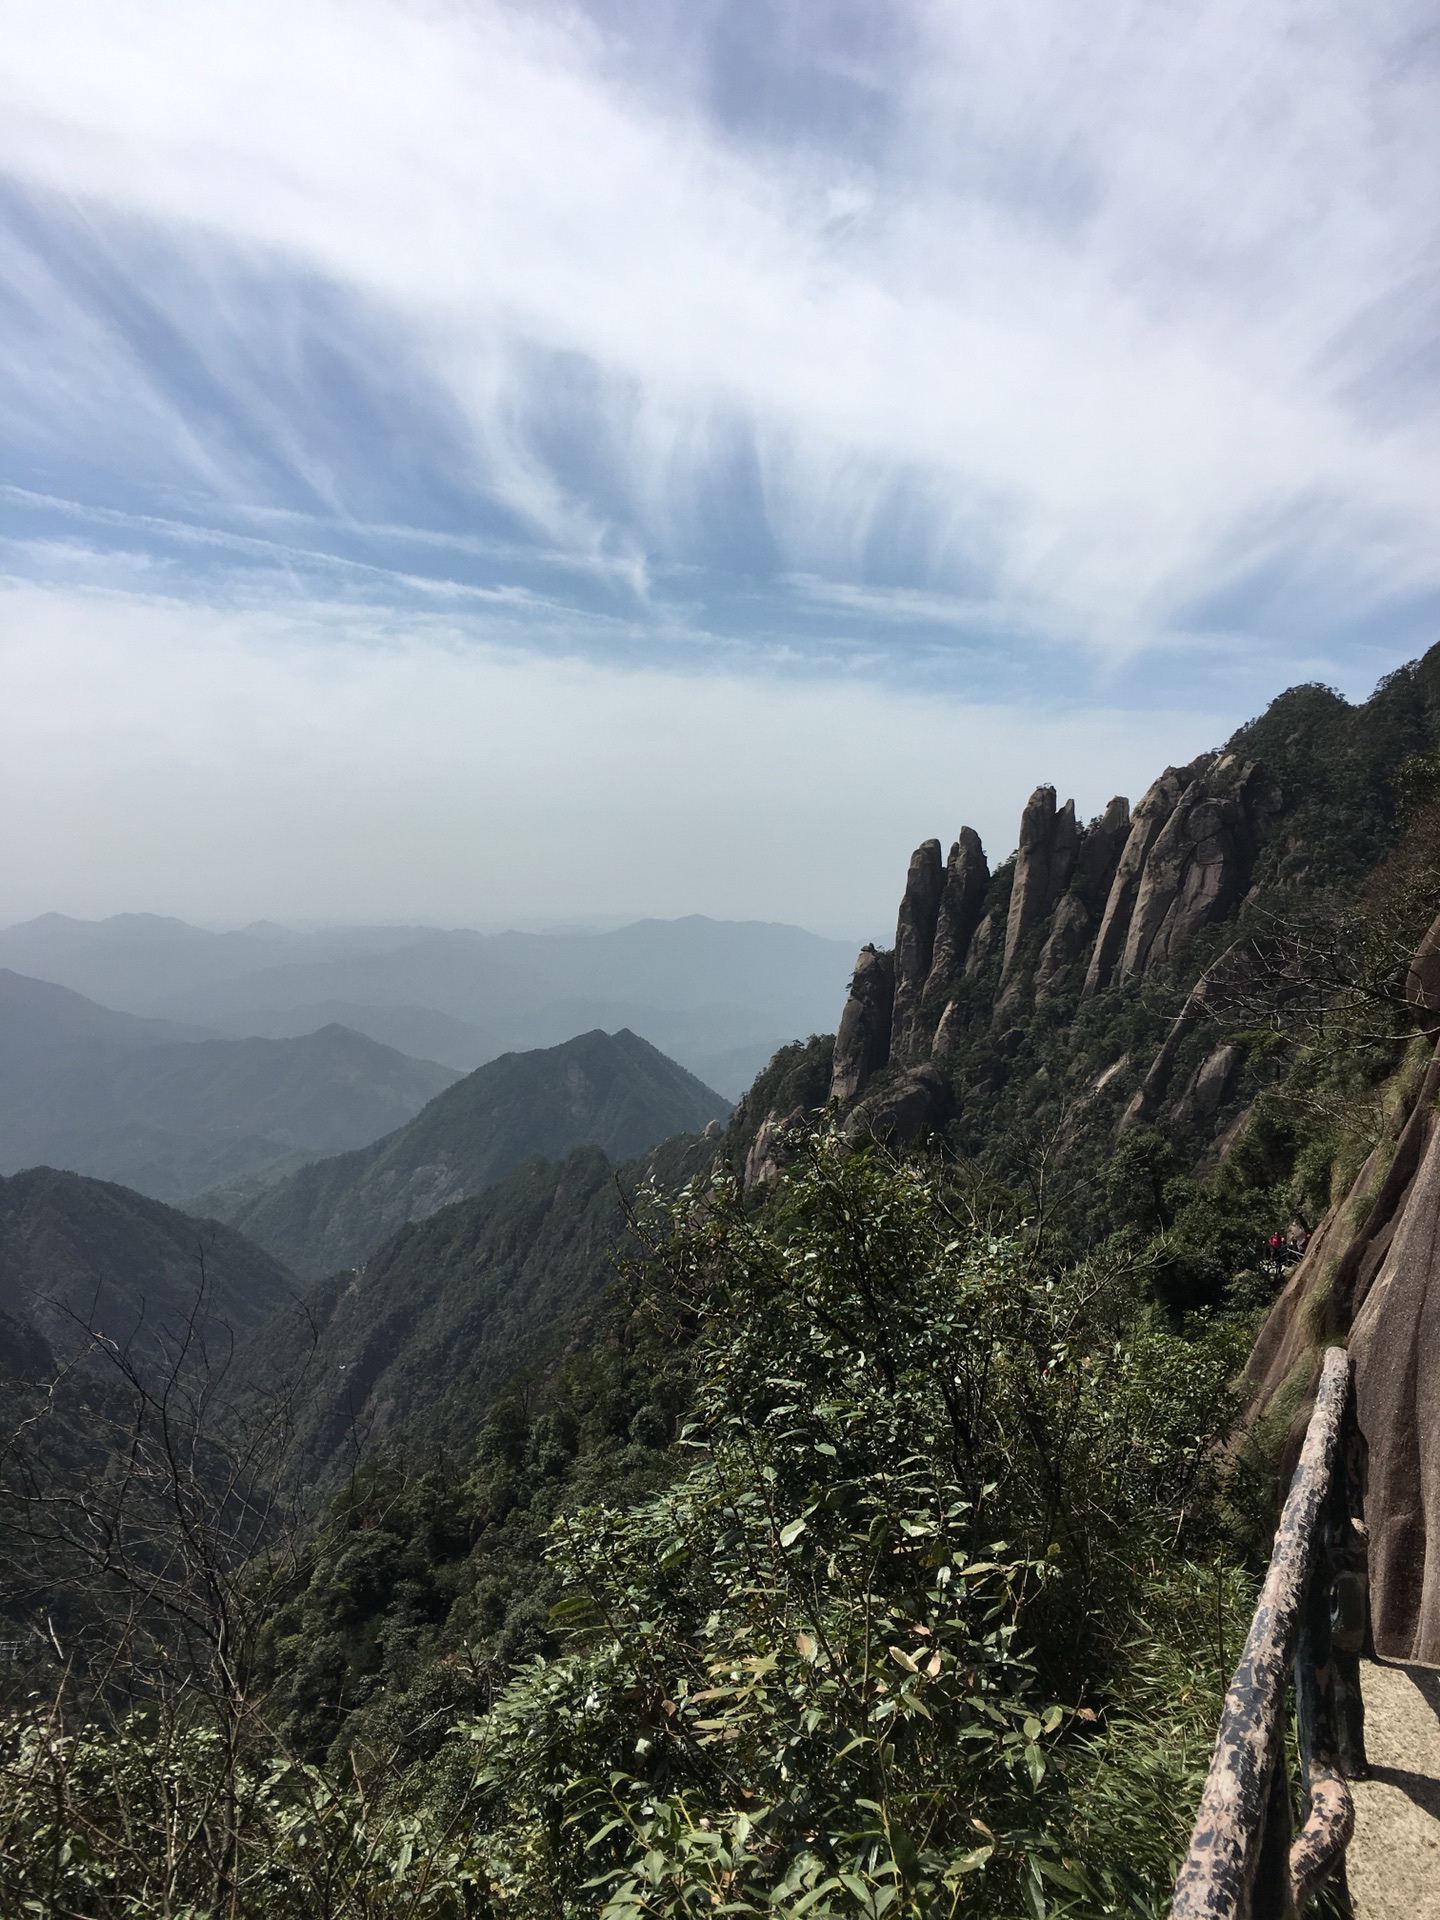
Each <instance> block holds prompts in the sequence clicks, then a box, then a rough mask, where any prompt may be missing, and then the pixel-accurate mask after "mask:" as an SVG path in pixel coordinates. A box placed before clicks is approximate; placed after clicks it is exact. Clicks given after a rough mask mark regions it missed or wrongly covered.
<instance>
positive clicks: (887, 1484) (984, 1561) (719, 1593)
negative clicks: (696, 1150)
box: [473, 1138, 1241, 1920]
mask: <svg viewBox="0 0 1440 1920" xmlns="http://www.w3.org/2000/svg"><path fill="white" fill-rule="evenodd" d="M648 1277H649V1280H650V1295H649V1308H650V1311H651V1312H652V1313H653V1314H654V1315H655V1316H656V1318H657V1319H658V1320H659V1321H661V1322H664V1323H667V1324H669V1325H671V1326H680V1325H688V1326H692V1327H694V1328H696V1329H697V1332H696V1336H695V1347H694V1350H693V1352H692V1356H691V1359H692V1366H693V1368H694V1370H695V1374H696V1377H697V1379H698V1381H699V1387H698V1393H697V1400H696V1405H695V1408H694V1414H693V1417H692V1420H691V1422H690V1423H689V1425H688V1427H687V1429H686V1433H685V1436H684V1441H683V1445H684V1447H685V1448H686V1449H687V1450H688V1451H689V1452H690V1454H691V1456H692V1458H693V1462H694V1464H693V1465H692V1466H691V1467H690V1470H689V1471H688V1472H687V1473H686V1474H685V1475H684V1477H683V1478H682V1479H680V1480H679V1481H677V1482H676V1483H675V1484H674V1485H673V1486H672V1487H671V1488H670V1489H669V1490H667V1491H666V1492H664V1493H662V1494H661V1495H660V1496H659V1497H658V1498H656V1499H655V1500H653V1501H651V1502H649V1503H648V1504H646V1505H643V1506H640V1507H637V1508H632V1509H630V1510H629V1511H620V1510H616V1509H614V1508H611V1507H607V1506H598V1507H594V1508H591V1509H588V1510H585V1511H582V1512H580V1513H578V1514H573V1515H570V1516H568V1517H564V1518H562V1519H561V1520H559V1521H558V1522H557V1524H556V1528H555V1531H554V1534H553V1536H552V1538H553V1543H554V1544H553V1553H554V1562H555V1566H556V1569H557V1571H558V1573H559V1575H560V1578H561V1580H562V1583H563V1597H562V1598H561V1600H560V1602H559V1604H558V1606H557V1608H556V1615H557V1619H558V1620H559V1621H562V1622H563V1623H564V1625H565V1626H566V1628H567V1630H568V1633H569V1636H570V1650H569V1651H567V1652H566V1653H564V1654H563V1655H562V1656H561V1657H560V1658H559V1659H555V1660H551V1661H544V1660H541V1661H537V1662H536V1663H535V1664H534V1665H533V1666H532V1667H531V1668H530V1669H529V1670H528V1671H527V1672H525V1673H523V1674H522V1675H521V1676H520V1677H518V1678H517V1679H516V1680H515V1681H514V1682H513V1683H512V1685H511V1686H510V1687H509V1688H508V1689H507V1690H506V1692H505V1693H504V1694H502V1695H501V1697H500V1698H499V1700H498V1701H497V1703H496V1706H495V1708H494V1710H493V1711H492V1712H491V1713H490V1714H489V1715H488V1716H487V1717H486V1718H485V1719H484V1720H483V1721H481V1722H479V1723H478V1724H477V1725H476V1726H475V1728H474V1730H473V1737H474V1739H475V1741H476V1742H477V1745H478V1749H479V1755H480V1778H481V1783H482V1787H483V1790H484V1792H485V1794H486V1795H487V1796H488V1809H487V1813H486V1823H487V1825H488V1826H489V1828H490V1833H489V1836H488V1839H487V1842H486V1847H485V1859H486V1863H487V1870H488V1872H489V1875H490V1879H491V1897H492V1898H493V1900H494V1901H495V1903H496V1909H497V1912H500V1913H503V1914H505V1915H513V1916H516V1917H517V1920H519V1917H520V1916H526V1917H528V1916H530V1915H540V1914H549V1913H555V1912H574V1911H582V1910H590V1909H591V1908H592V1907H594V1908H597V1909H600V1910H602V1911H603V1912H604V1913H605V1914H606V1915H607V1916H611V1917H612V1920H621V1916H626V1917H627V1920H628V1917H629V1916H638V1915H642V1914H643V1915H646V1916H661V1915H664V1916H671V1915H677V1916H678V1915H680V1914H689V1913H694V1912H697V1911H700V1910H702V1909H703V1910H705V1911H711V1910H714V1907H715V1906H716V1905H719V1906H722V1907H723V1908H724V1909H725V1910H726V1911H730V1912H736V1913H747V1912H756V1913H758V1912H766V1913H770V1912H782V1913H795V1914H800V1913H808V1914H815V1915H817V1916H818V1915H825V1914H840V1913H845V1914H875V1915H878V1914H886V1913H894V1914H896V1915H899V1914H926V1915H928V1914H932V1913H941V1912H947V1913H948V1912H952V1911H955V1910H957V1908H958V1907H960V1906H962V1905H963V1906H964V1908H965V1910H966V1911H991V1912H1015V1911H1020V1910H1028V1911H1030V1912H1035V1913H1038V1912H1043V1911H1044V1910H1045V1906H1046V1901H1047V1892H1046V1890H1047V1888H1048V1889H1049V1895H1050V1896H1055V1895H1057V1894H1058V1895H1059V1896H1060V1897H1061V1898H1062V1899H1066V1900H1074V1899H1083V1898H1085V1897H1087V1894H1086V1890H1087V1887H1090V1886H1092V1884H1093V1880H1092V1879H1091V1878H1087V1871H1088V1870H1087V1867H1086V1864H1085V1862H1084V1860H1082V1859H1081V1858H1079V1856H1078V1855H1077V1854H1076V1853H1075V1852H1074V1851H1073V1849H1068V1848H1067V1845H1066V1838H1065V1836H1066V1831H1067V1822H1068V1820H1069V1818H1070V1809H1069V1801H1068V1798H1067V1792H1066V1787H1065V1758H1066V1754H1067V1752H1068V1751H1069V1750H1070V1749H1071V1748H1073V1749H1074V1750H1075V1752H1076V1753H1077V1754H1078V1753H1079V1752H1080V1750H1081V1741H1082V1738H1083V1736H1084V1731H1085V1728H1086V1726H1087V1724H1088V1723H1089V1722H1093V1721H1094V1720H1095V1719H1096V1712H1097V1707H1096V1706H1087V1704H1086V1702H1087V1699H1089V1700H1094V1701H1095V1702H1097V1703H1098V1706H1099V1707H1100V1708H1102V1709H1103V1707H1104V1705H1105V1702H1106V1700H1107V1698H1109V1697H1110V1695H1111V1694H1112V1693H1113V1691H1114V1688H1115V1687H1116V1686H1117V1685H1118V1684H1119V1683H1120V1680H1121V1676H1122V1672H1123V1666H1124V1661H1125V1655H1124V1648H1125V1645H1126V1641H1127V1638H1128V1636H1129V1635H1130V1634H1132V1633H1133V1632H1134V1631H1135V1629H1136V1624H1137V1621H1138V1619H1139V1618H1140V1616H1141V1613H1142V1611H1143V1609H1142V1597H1143V1595H1144V1594H1145V1593H1146V1591H1147V1590H1148V1588H1149V1586H1150V1585H1151V1584H1153V1568H1154V1564H1155V1561H1156V1558H1157V1556H1165V1557H1168V1556H1169V1555H1170V1553H1171V1550H1172V1548H1173V1544H1174V1542H1175V1539H1176V1536H1177V1534H1182V1535H1183V1534H1184V1533H1185V1531H1186V1530H1187V1527H1189V1528H1191V1529H1192V1530H1193V1525H1194V1512H1195V1510H1196V1508H1197V1500H1198V1495H1199V1491H1200V1483H1201V1479H1202V1475H1203V1471H1204V1466H1205V1462H1206V1459H1207V1458H1208V1457H1209V1450H1210V1448H1211V1444H1212V1442H1213V1439H1214V1436H1215V1434H1216V1433H1217V1431H1218V1430H1220V1429H1221V1428H1222V1427H1223V1425H1224V1423H1225V1421H1226V1419H1227V1417H1228V1409H1229V1400H1228V1394H1227V1389H1226V1384H1225V1383H1226V1380H1227V1378H1228V1376H1229V1374H1230V1372H1231V1370H1232V1369H1233V1367H1234V1365H1235V1364H1236V1362H1237V1360H1238V1358H1239V1355H1240V1351H1241V1349H1240V1346H1239V1345H1238V1343H1237V1336H1236V1335H1235V1334H1234V1332H1233V1330H1226V1329H1223V1328H1219V1329H1214V1330H1211V1331H1209V1332H1207V1333H1204V1334H1202V1335H1201V1336H1200V1337H1199V1338H1197V1339H1189V1340H1187V1339H1182V1338H1180V1337H1178V1336H1176V1335H1173V1334H1169V1333H1166V1332H1164V1331H1162V1330H1160V1329H1158V1328H1156V1327H1154V1326H1151V1325H1149V1324H1148V1322H1147V1321H1146V1319H1145V1316H1144V1313H1143V1311H1142V1310H1141V1309H1140V1308H1139V1306H1138V1305H1137V1301H1136V1298H1135V1296H1134V1293H1133V1290H1132V1288H1131V1286H1130V1283H1129V1279H1128V1276H1127V1274H1126V1273H1125V1272H1124V1271H1123V1270H1120V1271H1118V1272H1106V1271H1101V1270H1100V1269H1098V1268H1094V1267H1090V1268H1085V1269H1082V1270H1080V1271H1077V1272H1075V1273H1072V1274H1070V1275H1068V1276H1064V1277H1055V1276H1053V1275H1045V1274H1043V1273H1041V1272H1037V1271H1035V1270H1034V1269H1033V1267H1032V1265H1031V1263H1030V1262H1029V1261H1028V1260H1027V1257H1026V1251H1025V1248H1024V1245H1023V1243H1021V1242H1020V1241H1017V1240H1014V1239H1008V1240H1007V1239H1004V1238H1000V1237H997V1236H994V1235H992V1234H990V1233H988V1232H986V1231H985V1230H983V1228H981V1227H979V1226H978V1225H977V1224H976V1223H975V1222H974V1221H973V1219H970V1218H967V1217H965V1215H964V1214H963V1213H962V1212H961V1211H959V1210H958V1209H957V1206H956V1204H955V1195H954V1193H953V1191H952V1190H950V1189H948V1188H947V1185H946V1183H945V1182H944V1181H943V1179H942V1178H941V1177H939V1176H938V1175H936V1174H934V1173H932V1172H930V1171H928V1170H926V1169H924V1168H923V1167H917V1166H907V1165H903V1164H896V1163H894V1162H892V1161H890V1160H888V1159H886V1158H884V1157H883V1156H881V1155H878V1154H875V1153H871V1154H863V1155H858V1156H857V1155H853V1154H849V1153H847V1152H845V1151H843V1150H842V1148H841V1147H840V1145H839V1143H838V1142H837V1141H835V1140H834V1139H826V1138H819V1139H817V1140H816V1141H815V1142H813V1143H812V1145H811V1147H810V1149H809V1151H808V1153H807V1154H806V1155H805V1157H804V1158H803V1160H802V1161H801V1162H800V1163H799V1164H798V1165H797V1167H796V1168H795V1169H794V1170H793V1171H792V1173H791V1174H790V1175H789V1176H787V1178H786V1180H785V1181H784V1182H783V1183H782V1188H781V1193H780V1197H779V1201H778V1204H777V1205H776V1206H775V1207H774V1208H773V1209H772V1210H771V1211H769V1212H767V1213H765V1214H763V1215H760V1216H756V1215H754V1214H753V1213H751V1212H750V1211H748V1210H747V1209H746V1207H745V1206H744V1204H743V1203H742V1201H741V1199H740V1198H739V1196H738V1195H737V1194H735V1193H734V1192H733V1190H730V1191H722V1192H720V1193H716V1194H712V1195H710V1196H708V1197H707V1198H706V1200H705V1201H704V1203H703V1204H702V1203H701V1202H700V1200H699V1198H698V1196H695V1195H690V1196H687V1197H686V1199H685V1200H683V1201H682V1202H681V1204H680V1205H679V1207H678V1208H676V1209H675V1210H674V1212H673V1213H672V1215H671V1217H670V1220H669V1223H668V1230H667V1231H666V1232H665V1233H664V1234H663V1235H661V1236H659V1237H658V1238H657V1240H656V1242H655V1245H654V1249H653V1259H652V1262H651V1265H650V1268H649V1276H648ZM1081 1710H1083V1711H1084V1713H1085V1715H1086V1719H1084V1720H1082V1719H1081V1718H1079V1713H1080V1712H1081ZM1154 1891H1155V1889H1154V1888H1152V1889H1151V1892H1152V1893H1153V1892H1154ZM1095 1897H1098V1895H1097V1896H1095Z"/></svg>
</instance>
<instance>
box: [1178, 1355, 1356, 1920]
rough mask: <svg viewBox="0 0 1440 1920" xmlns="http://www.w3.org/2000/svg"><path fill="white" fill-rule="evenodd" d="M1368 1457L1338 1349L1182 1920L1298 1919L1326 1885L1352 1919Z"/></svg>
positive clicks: (1193, 1856)
mask: <svg viewBox="0 0 1440 1920" xmlns="http://www.w3.org/2000/svg"><path fill="white" fill-rule="evenodd" d="M1363 1447H1364V1442H1363V1440H1362V1439H1361V1437H1360V1435H1359V1433H1358V1431H1357V1429H1356V1426H1355V1412H1354V1393H1353V1389H1352V1386H1351V1377H1350V1358H1349V1355H1348V1354H1347V1353H1346V1352H1345V1351H1344V1349H1343V1348H1340V1347H1332V1348H1331V1349H1330V1351H1329V1352H1328V1353H1327V1354H1326V1356H1325V1364H1324V1366H1323V1368H1322V1370H1321V1374H1320V1388H1319V1392H1318V1393H1317V1395H1316V1399H1315V1411H1314V1413H1313V1414H1312V1415H1311V1417H1310V1425H1309V1427H1308V1428H1307V1429H1306V1433H1305V1444H1304V1447H1303V1448H1302V1450H1301V1454H1300V1464H1299V1465H1298V1466H1297V1467H1296V1469H1295V1477H1294V1479H1293V1480H1292V1481H1291V1483H1290V1491H1289V1494H1288V1495H1287V1496H1286V1500H1285V1507H1284V1511H1283V1512H1282V1514H1281V1516H1280V1526H1279V1529H1278V1531H1277V1533H1276V1535H1275V1549H1274V1552H1273V1554H1272V1555H1271V1559H1270V1568H1269V1572H1268V1573H1267V1574H1266V1576H1265V1584H1264V1586H1263V1587H1262V1588H1261V1591H1260V1600H1259V1604H1258V1605H1257V1607H1256V1609H1255V1617H1254V1619H1253V1620H1252V1621H1251V1624H1250V1633H1249V1637H1248V1638H1247V1640H1246V1642H1245V1651H1244V1653H1243V1654H1242V1655H1241V1658H1240V1664H1239V1666H1238V1667H1237V1668H1236V1670H1235V1678H1234V1680H1233V1681H1232V1682H1231V1683H1230V1690H1229V1692H1228V1693H1227V1694H1226V1696H1225V1706H1224V1710H1223V1712H1222V1714H1221V1716H1220V1731H1219V1735H1218V1737H1217V1739H1216V1742H1215V1757H1214V1759H1213V1760H1212V1761H1211V1763H1210V1772H1209V1776H1208V1778H1207V1779H1206V1782H1205V1791H1204V1793H1203V1794H1202V1795H1201V1799H1200V1810H1199V1813H1198V1815H1197V1817H1196V1821H1195V1831H1194V1833H1193V1835H1192V1836H1191V1841H1190V1851H1189V1853H1188V1854H1187V1855H1186V1858H1185V1863H1184V1865H1183V1866H1182V1867H1181V1869H1180V1874H1179V1877H1178V1879H1177V1880H1176V1882H1175V1898H1174V1902H1173V1904H1172V1906H1171V1909H1170V1912H1171V1920H1292V1916H1294V1915H1295V1914H1297V1913H1298V1912H1299V1910H1300V1907H1301V1906H1302V1905H1303V1904H1304V1902H1305V1901H1306V1899H1308V1897H1309V1896H1310V1895H1311V1894H1312V1893H1313V1892H1314V1891H1315V1889H1316V1888H1317V1887H1318V1886H1319V1885H1320V1883H1321V1881H1322V1880H1326V1879H1328V1880H1329V1882H1330V1884H1331V1886H1332V1888H1333V1889H1334V1891H1335V1893H1336V1895H1337V1896H1338V1899H1339V1903H1340V1905H1341V1906H1342V1909H1344V1908H1348V1895H1347V1894H1346V1891H1345V1884H1344V1880H1345V1865H1344V1856H1345V1848H1346V1846H1347V1845H1348V1844H1349V1840H1350V1834H1351V1831H1352V1829H1353V1827H1354V1824H1355V1813H1354V1806H1353V1803H1352V1800H1351V1796H1350V1789H1349V1787H1348V1786H1347V1784H1346V1782H1347V1780H1355V1779H1360V1778H1363V1776H1364V1773H1365V1741H1364V1721H1363V1710H1362V1706H1361V1700H1360V1654H1361V1651H1362V1650H1363V1646H1364V1641H1365V1633H1366V1612H1367V1609H1366V1589H1365V1573H1364V1568H1365V1528H1364V1521H1363V1518H1362V1509H1361V1493H1362V1488H1363V1466H1364V1463H1363ZM1292 1662H1293V1664H1294V1668H1295V1697H1296V1708H1297V1711H1296V1732H1297V1735H1298V1741H1299V1748H1300V1759H1301V1767H1302V1770H1303V1774H1304V1784H1305V1793H1306V1799H1307V1802H1308V1805H1307V1808H1306V1813H1305V1820H1304V1824H1303V1825H1302V1827H1301V1831H1300V1834H1299V1837H1298V1838H1297V1839H1296V1840H1295V1842H1294V1844H1293V1846H1292V1844H1291V1827H1292V1817H1293V1809H1292V1805H1291V1791H1290V1779H1289V1770H1288V1766H1287V1763H1286V1758H1285V1700H1286V1690H1287V1684H1288V1681H1289V1675H1290V1668H1291V1665H1292Z"/></svg>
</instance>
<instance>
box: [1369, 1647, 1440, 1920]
mask: <svg viewBox="0 0 1440 1920" xmlns="http://www.w3.org/2000/svg"><path fill="white" fill-rule="evenodd" d="M1361 1690H1362V1693H1363V1695H1364V1699H1365V1746H1366V1751H1367V1753H1368V1755H1369V1759H1370V1769H1371V1777H1370V1779H1368V1780H1361V1781H1357V1782H1356V1783H1355V1785H1354V1787H1353V1788H1352V1791H1353V1793H1354V1795H1355V1837H1354V1839H1353V1840H1352V1841H1351V1842H1350V1848H1349V1852H1348V1854H1347V1856H1346V1872H1347V1877H1348V1879H1349V1882H1350V1894H1351V1898H1352V1900H1353V1902H1354V1908H1355V1920H1440V1668H1436V1667H1417V1666H1401V1665H1399V1664H1395V1665H1390V1664H1381V1663H1380V1662H1378V1661H1371V1662H1367V1663H1366V1666H1365V1669H1364V1673H1363V1675H1362V1678H1361Z"/></svg>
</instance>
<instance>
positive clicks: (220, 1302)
mask: <svg viewBox="0 0 1440 1920" xmlns="http://www.w3.org/2000/svg"><path fill="white" fill-rule="evenodd" d="M202 1289H203V1300H202ZM294 1292H295V1282H294V1278H293V1276H292V1275H291V1274H290V1273H289V1272H288V1271H287V1270H286V1268H285V1267H284V1266H283V1265H282V1264H281V1263H280V1262H279V1261H278V1260H276V1259H274V1258H273V1257H272V1256H271V1255H270V1254H268V1253H265V1252H263V1251H262V1250H261V1249H260V1248H259V1247H256V1246H253V1245H252V1244H251V1243H250V1242H249V1241H248V1240H246V1239H244V1238H243V1237H242V1236H241V1235H240V1234H238V1233H236V1232H234V1231H233V1230H232V1229H231V1228H229V1227H227V1226H224V1225H222V1224H221V1223H220V1222H219V1221H216V1220H195V1219H193V1218H191V1216H190V1215H189V1214H184V1213H179V1212H177V1211H176V1209H175V1208H173V1207H167V1206H164V1205H162V1203H161V1202H160V1201H158V1200H149V1199H146V1198H145V1196H144V1195H143V1194H138V1193H135V1192H133V1191H132V1190H131V1189H130V1188H128V1187H122V1186H116V1185H114V1184H112V1183H111V1182H110V1181H105V1180H91V1179H87V1178H86V1177H85V1176H84V1175H81V1174H75V1173H62V1172H58V1171H57V1170H56V1169H55V1168H53V1167H32V1168H30V1169H29V1170H28V1171H26V1172H24V1173H18V1174H16V1175H14V1176H13V1177H12V1178H10V1179H4V1178H0V1313H4V1314H8V1315H10V1316H12V1318H13V1319H14V1320H16V1321H17V1322H19V1323H21V1325H28V1326H31V1327H34V1328H37V1329H38V1330H39V1332H40V1333H41V1334H42V1335H43V1336H44V1338H45V1340H46V1341H47V1342H48V1343H49V1345H50V1346H51V1347H52V1348H53V1349H54V1350H55V1352H56V1353H57V1354H59V1355H61V1356H62V1357H63V1356H64V1355H65V1354H66V1353H68V1352H70V1351H72V1350H74V1349H75V1348H77V1347H78V1346H80V1345H81V1344H83V1339H84V1329H85V1327H87V1326H88V1327H92V1328H94V1329H95V1330H97V1331H99V1332H101V1333H104V1334H105V1335H107V1336H108V1337H109V1338H110V1339H112V1340H114V1341H116V1342H118V1343H119V1344H120V1345H122V1346H123V1345H124V1344H125V1342H126V1341H127V1340H129V1339H131V1338H132V1337H134V1336H135V1335H136V1334H137V1333H140V1332H142V1331H143V1332H146V1333H149V1334H156V1333H158V1332H159V1331H160V1330H161V1329H163V1328H164V1327H166V1326H170V1327H174V1326H177V1325H179V1324H180V1323H181V1322H183V1321H184V1320H185V1319H186V1317H187V1316H188V1315H189V1314H190V1313H191V1311H192V1310H193V1309H195V1307H196V1306H197V1303H200V1304H201V1306H202V1312H201V1316H200V1317H201V1323H202V1326H204V1325H208V1326H211V1327H213V1328H215V1329H216V1330H219V1329H224V1330H226V1338H225V1340H224V1341H222V1345H225V1344H228V1335H229V1334H230V1333H233V1334H236V1335H239V1336H241V1337H243V1336H245V1335H246V1334H249V1333H253V1332H254V1331H255V1330H256V1329H258V1328H259V1326H260V1325H261V1324H262V1323H263V1322H264V1321H266V1320H267V1319H269V1318H270V1317H271V1316H272V1315H273V1314H274V1313H275V1312H276V1311H277V1310H278V1309H279V1308H280V1307H281V1306H282V1304H283V1303H284V1302H285V1301H286V1300H288V1299H290V1298H291V1297H293V1295H294ZM217 1352H218V1349H217Z"/></svg>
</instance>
